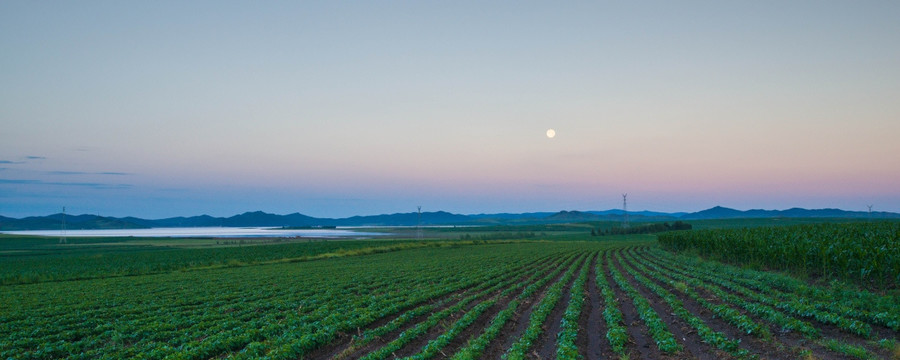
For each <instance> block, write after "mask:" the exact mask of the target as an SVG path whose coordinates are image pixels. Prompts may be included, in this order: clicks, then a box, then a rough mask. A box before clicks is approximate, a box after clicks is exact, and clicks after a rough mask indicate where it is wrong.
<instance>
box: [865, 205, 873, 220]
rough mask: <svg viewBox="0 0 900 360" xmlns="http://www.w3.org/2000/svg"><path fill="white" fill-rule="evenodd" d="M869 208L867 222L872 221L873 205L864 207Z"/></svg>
mask: <svg viewBox="0 0 900 360" xmlns="http://www.w3.org/2000/svg"><path fill="white" fill-rule="evenodd" d="M866 206H868V207H869V221H872V206H874V205H866Z"/></svg>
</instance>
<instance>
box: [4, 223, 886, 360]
mask: <svg viewBox="0 0 900 360" xmlns="http://www.w3.org/2000/svg"><path fill="white" fill-rule="evenodd" d="M804 226H805V225H804ZM823 226H826V227H817V228H816V229H813V230H810V231H812V232H815V231H824V230H822V229H830V230H828V231H827V233H834V232H835V231H843V230H846V229H845V228H844V227H846V226H853V227H859V228H856V229H862V230H861V231H862V232H863V233H867V231H868V230H869V227H866V226H867V225H859V224H848V225H840V226H841V227H840V228H839V229H831V228H827V226H830V225H823ZM868 226H872V227H873V228H874V229H878V226H892V225H879V224H875V225H868ZM766 229H768V228H766ZM848 231H849V230H848ZM876 233H877V234H886V233H890V232H889V231H887V230H885V231H883V232H876ZM538 234H539V235H537V236H535V237H534V238H531V237H529V238H527V239H514V240H508V241H495V240H446V239H443V240H429V241H401V240H371V241H348V242H343V243H341V242H334V243H331V242H318V243H317V242H313V243H297V244H277V245H266V246H257V247H245V248H213V249H156V248H146V249H131V248H129V250H127V251H125V250H121V249H118V248H116V249H117V250H116V251H112V250H115V249H109V250H110V251H106V252H97V250H93V251H94V252H91V251H88V250H83V251H73V252H72V253H69V254H60V253H57V252H53V251H50V250H46V249H43V248H41V249H42V250H41V251H38V252H35V253H32V254H28V255H21V256H13V255H10V254H13V253H10V254H7V255H6V256H4V257H2V260H0V261H3V262H4V264H0V265H2V266H0V269H2V272H3V273H2V274H0V275H3V278H4V279H7V283H6V284H4V285H2V290H3V291H2V292H0V358H3V359H7V358H12V359H56V358H71V359H95V358H108V359H120V358H149V359H210V358H237V359H255V358H269V359H331V358H335V359H360V358H361V359H393V358H406V359H429V358H436V359H480V358H487V359H494V358H505V359H526V358H541V359H551V358H557V359H580V358H585V359H609V358H613V359H616V358H630V359H639V358H650V359H658V358H663V359H666V358H668V359H682V358H700V359H720V358H754V357H758V358H768V359H797V358H819V359H857V358H859V359H868V358H875V359H893V358H897V357H898V356H900V345H898V334H900V298H898V296H897V293H896V291H895V289H891V288H890V286H888V285H885V284H884V283H883V281H875V280H873V281H866V282H863V283H862V284H861V285H855V284H853V283H852V282H851V283H849V284H844V283H842V282H832V283H830V284H829V283H825V284H823V283H822V282H821V281H812V280H811V279H807V280H800V279H798V278H796V277H791V276H786V275H783V274H780V273H775V272H767V271H758V270H751V269H748V268H746V267H743V268H742V267H737V266H733V265H729V264H724V263H722V262H716V261H708V260H703V259H702V258H701V257H698V256H697V255H696V251H686V250H685V248H679V249H680V250H681V251H680V253H673V252H671V251H667V250H665V249H666V246H671V244H670V245H666V244H667V243H666V241H667V240H664V239H662V238H665V236H669V235H663V236H662V238H661V240H662V245H660V243H658V242H657V241H656V239H655V237H654V236H633V237H630V238H629V239H628V240H623V238H617V237H589V236H583V237H578V236H573V235H571V232H568V233H566V235H564V236H560V237H554V236H553V234H552V233H551V234H549V235H540V232H538ZM672 234H675V235H677V234H682V233H672ZM684 234H707V235H708V236H712V235H714V234H715V235H721V234H719V233H704V232H698V231H689V232H686V233H684ZM723 234H724V233H723ZM678 236H684V235H678ZM750 236H762V235H742V236H741V237H740V238H741V239H744V238H749V237H750ZM879 236H883V235H879ZM485 238H486V239H487V238H490V237H485ZM560 239H562V240H560ZM888 240H890V239H888ZM16 241H24V240H16ZM876 243H877V242H875V240H873V242H872V244H876ZM877 244H879V245H878V246H882V244H881V243H877ZM886 244H888V245H889V244H891V242H890V241H888V242H887V243H886ZM893 244H896V241H895V239H894V242H893ZM20 245H21V243H20V244H19V245H17V246H20ZM888 245H884V246H888ZM685 246H686V245H685ZM692 246H694V245H692ZM810 246H811V245H810ZM10 248H11V247H10ZM685 252H686V253H687V254H684V253H685ZM248 254H250V255H248ZM98 255H100V256H98ZM891 255H892V256H893V258H895V257H896V256H897V253H896V252H894V253H893V254H888V257H889V258H890V256H891ZM759 256H762V257H765V256H766V255H759ZM893 258H892V259H893ZM40 259H45V260H49V261H44V262H47V263H51V264H52V263H54V262H56V263H58V264H62V265H65V266H62V267H53V266H51V265H47V264H43V263H42V262H41V261H40ZM720 260H723V261H725V260H728V259H720ZM13 261H15V262H16V263H15V264H14V265H15V266H14V265H13V264H12V262H13ZM148 263H149V264H155V265H153V266H149V267H142V266H140V265H141V264H148ZM76 264H82V265H81V266H80V267H79V266H76ZM101 264H107V265H105V266H101ZM69 265H71V266H72V268H69V267H68V266H69ZM29 269H30V270H29ZM29 271H31V272H29ZM835 271H836V270H835ZM878 271H879V272H873V273H876V274H880V275H878V276H882V275H883V276H884V277H888V278H889V277H890V276H896V273H891V272H890V271H891V270H890V268H888V270H884V271H882V270H878ZM47 272H49V273H50V274H51V275H47V276H44V277H42V276H38V275H40V274H43V273H47ZM79 273H85V274H86V275H85V276H80V275H78V274H79ZM812 275H814V276H818V275H819V274H812ZM850 280H852V279H850Z"/></svg>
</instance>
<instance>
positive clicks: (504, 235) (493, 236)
mask: <svg viewBox="0 0 900 360" xmlns="http://www.w3.org/2000/svg"><path fill="white" fill-rule="evenodd" d="M535 236H537V235H535V233H533V232H524V231H519V232H497V233H489V234H480V235H475V236H472V235H471V234H463V235H460V236H459V239H460V240H509V239H528V238H533V237H535Z"/></svg>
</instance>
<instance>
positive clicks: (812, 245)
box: [659, 222, 900, 289]
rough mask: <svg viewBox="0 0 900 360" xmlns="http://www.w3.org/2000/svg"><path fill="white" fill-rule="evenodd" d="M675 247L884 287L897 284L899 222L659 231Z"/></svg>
mask: <svg viewBox="0 0 900 360" xmlns="http://www.w3.org/2000/svg"><path fill="white" fill-rule="evenodd" d="M659 243H660V245H661V246H662V247H663V248H664V249H667V250H670V251H674V252H684V251H688V252H696V253H697V254H699V255H701V256H705V257H709V258H712V259H715V260H719V261H723V262H727V263H731V264H739V265H746V264H749V265H755V266H761V267H763V268H766V269H772V270H782V271H790V272H795V273H803V274H807V275H810V276H814V277H822V278H824V279H838V280H844V281H849V282H853V283H856V284H859V285H861V286H864V287H869V288H878V289H889V288H896V287H897V286H898V284H900V222H872V223H844V224H834V223H824V224H815V225H796V226H784V227H760V228H745V229H715V230H699V231H677V232H669V233H664V234H660V235H659Z"/></svg>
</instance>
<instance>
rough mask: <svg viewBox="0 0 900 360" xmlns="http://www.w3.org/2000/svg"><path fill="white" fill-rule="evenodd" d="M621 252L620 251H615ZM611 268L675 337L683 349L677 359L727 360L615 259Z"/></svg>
mask: <svg viewBox="0 0 900 360" xmlns="http://www.w3.org/2000/svg"><path fill="white" fill-rule="evenodd" d="M617 251H621V250H617ZM610 263H611V265H612V266H615V267H616V269H618V270H619V272H620V273H621V274H622V276H624V277H625V280H627V281H628V283H629V284H631V286H632V287H634V288H635V290H637V291H638V293H639V294H641V296H643V297H644V298H645V299H647V301H648V302H649V303H650V306H651V307H653V310H654V311H656V313H657V314H658V315H659V318H660V319H662V321H663V322H664V323H665V324H666V326H667V327H668V329H669V332H671V333H672V335H673V336H675V339H676V340H677V341H678V342H679V343H680V344H681V345H682V346H683V347H684V353H683V354H679V357H680V358H682V357H691V358H697V359H700V360H717V359H727V358H729V356H728V354H726V353H724V352H721V351H718V349H714V348H712V347H710V346H709V345H707V344H705V343H703V340H702V339H701V338H700V336H699V335H697V332H696V330H694V328H693V327H691V325H690V324H687V323H686V322H684V321H683V320H681V318H679V317H677V316H675V315H674V314H673V313H672V309H670V308H669V306H668V304H666V303H665V301H664V300H663V299H662V298H660V297H659V296H657V295H656V294H655V293H653V292H652V291H650V290H648V289H647V288H645V287H644V285H643V284H641V283H639V282H638V281H637V280H635V279H634V276H632V275H631V274H629V273H628V272H627V271H625V268H624V266H623V265H622V264H621V263H619V262H618V261H616V259H614V258H613V259H611V261H610Z"/></svg>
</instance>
